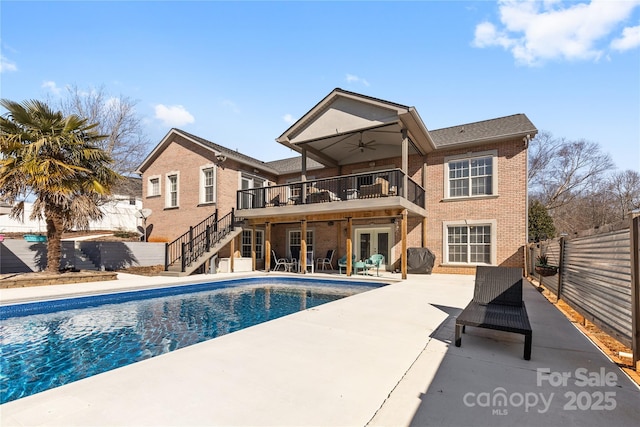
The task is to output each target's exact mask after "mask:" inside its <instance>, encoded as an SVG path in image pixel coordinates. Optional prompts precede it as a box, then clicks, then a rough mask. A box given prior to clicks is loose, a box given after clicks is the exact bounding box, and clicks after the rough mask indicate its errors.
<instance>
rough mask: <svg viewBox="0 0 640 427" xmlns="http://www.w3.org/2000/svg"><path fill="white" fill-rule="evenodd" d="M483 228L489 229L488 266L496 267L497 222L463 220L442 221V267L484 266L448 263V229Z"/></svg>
mask: <svg viewBox="0 0 640 427" xmlns="http://www.w3.org/2000/svg"><path fill="white" fill-rule="evenodd" d="M470 225H476V226H484V225H488V226H490V227H491V246H490V248H491V249H490V251H491V254H490V260H491V264H490V265H497V259H498V256H497V254H498V221H497V220H495V219H463V220H456V221H442V265H463V266H473V265H485V264H484V263H477V262H450V261H449V239H448V237H449V227H464V226H470Z"/></svg>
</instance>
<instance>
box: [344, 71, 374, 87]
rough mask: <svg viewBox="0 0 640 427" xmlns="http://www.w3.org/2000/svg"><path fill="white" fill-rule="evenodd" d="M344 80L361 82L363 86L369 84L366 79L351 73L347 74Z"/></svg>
mask: <svg viewBox="0 0 640 427" xmlns="http://www.w3.org/2000/svg"><path fill="white" fill-rule="evenodd" d="M346 80H347V83H362V84H363V85H365V86H369V82H368V81H366V80H365V79H363V78H360V77H358V76H356V75H353V74H347V76H346Z"/></svg>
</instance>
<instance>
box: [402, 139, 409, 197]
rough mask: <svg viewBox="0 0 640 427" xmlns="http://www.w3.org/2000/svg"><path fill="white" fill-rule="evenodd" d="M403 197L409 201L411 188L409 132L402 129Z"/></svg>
mask: <svg viewBox="0 0 640 427" xmlns="http://www.w3.org/2000/svg"><path fill="white" fill-rule="evenodd" d="M402 172H403V173H404V174H403V176H402V197H404V198H405V199H407V198H408V197H407V195H408V194H409V193H408V187H409V136H408V135H407V130H406V129H402Z"/></svg>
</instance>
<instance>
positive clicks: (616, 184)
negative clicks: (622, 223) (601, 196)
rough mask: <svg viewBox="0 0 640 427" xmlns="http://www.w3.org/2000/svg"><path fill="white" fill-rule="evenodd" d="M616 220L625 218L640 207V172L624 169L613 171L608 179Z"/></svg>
mask: <svg viewBox="0 0 640 427" xmlns="http://www.w3.org/2000/svg"><path fill="white" fill-rule="evenodd" d="M609 185H610V187H609V191H610V192H611V194H612V195H613V198H614V200H613V203H615V206H616V213H617V219H618V220H626V219H627V218H629V213H630V212H631V211H633V210H635V209H640V173H638V172H637V171H632V170H626V171H622V172H616V173H614V174H613V175H612V176H611V178H610V179H609Z"/></svg>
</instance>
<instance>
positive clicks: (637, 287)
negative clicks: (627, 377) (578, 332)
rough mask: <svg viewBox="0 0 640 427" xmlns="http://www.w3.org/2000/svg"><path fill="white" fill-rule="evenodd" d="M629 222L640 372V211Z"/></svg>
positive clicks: (636, 354)
mask: <svg viewBox="0 0 640 427" xmlns="http://www.w3.org/2000/svg"><path fill="white" fill-rule="evenodd" d="M629 218H630V221H629V233H630V236H629V237H630V240H631V343H632V346H631V347H632V351H633V368H634V369H635V370H636V372H640V211H639V210H635V211H633V212H632V213H631V214H630V216H629Z"/></svg>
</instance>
